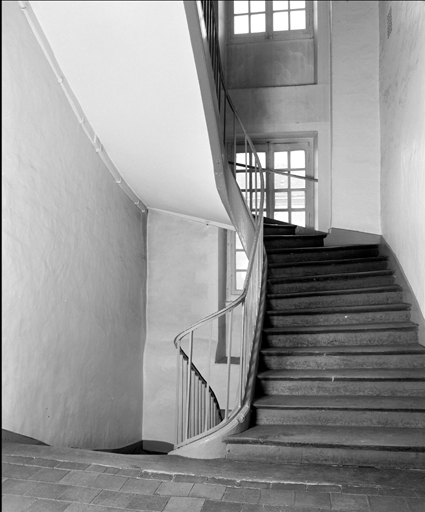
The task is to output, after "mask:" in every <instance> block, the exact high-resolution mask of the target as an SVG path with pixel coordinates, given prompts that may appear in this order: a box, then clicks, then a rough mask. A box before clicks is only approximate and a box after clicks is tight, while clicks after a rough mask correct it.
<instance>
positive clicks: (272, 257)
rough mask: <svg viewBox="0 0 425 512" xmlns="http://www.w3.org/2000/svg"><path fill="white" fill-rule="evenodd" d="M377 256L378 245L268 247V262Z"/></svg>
mask: <svg viewBox="0 0 425 512" xmlns="http://www.w3.org/2000/svg"><path fill="white" fill-rule="evenodd" d="M375 256H379V245H376V244H370V245H344V246H337V245H336V246H325V247H307V248H292V249H291V248H287V249H269V250H268V251H267V260H268V262H269V263H271V264H273V263H291V262H296V263H298V262H306V261H329V260H341V259H354V258H372V257H375Z"/></svg>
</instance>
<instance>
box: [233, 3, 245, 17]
mask: <svg viewBox="0 0 425 512" xmlns="http://www.w3.org/2000/svg"><path fill="white" fill-rule="evenodd" d="M233 5H234V11H233V12H234V13H235V14H245V13H246V12H248V2H242V1H241V0H237V1H236V2H233Z"/></svg>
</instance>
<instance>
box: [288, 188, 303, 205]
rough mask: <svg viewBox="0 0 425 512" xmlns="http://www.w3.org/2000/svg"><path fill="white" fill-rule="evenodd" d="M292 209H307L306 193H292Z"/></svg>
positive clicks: (300, 191)
mask: <svg viewBox="0 0 425 512" xmlns="http://www.w3.org/2000/svg"><path fill="white" fill-rule="evenodd" d="M291 207H292V208H305V192H304V191H302V190H299V191H298V190H297V191H296V192H291Z"/></svg>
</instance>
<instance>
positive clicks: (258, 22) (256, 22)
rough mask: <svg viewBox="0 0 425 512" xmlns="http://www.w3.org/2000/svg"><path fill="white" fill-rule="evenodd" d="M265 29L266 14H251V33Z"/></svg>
mask: <svg viewBox="0 0 425 512" xmlns="http://www.w3.org/2000/svg"><path fill="white" fill-rule="evenodd" d="M265 31H266V15H265V14H253V15H252V16H251V33H252V34H256V33H258V32H265Z"/></svg>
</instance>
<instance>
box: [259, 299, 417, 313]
mask: <svg viewBox="0 0 425 512" xmlns="http://www.w3.org/2000/svg"><path fill="white" fill-rule="evenodd" d="M410 308H411V304H407V303H406V302H396V303H392V304H370V305H368V304H366V305H363V306H332V307H327V308H324V307H318V308H305V309H297V310H292V309H277V310H276V309H274V310H269V311H267V314H268V315H270V316H282V315H284V316H294V315H297V316H299V315H332V314H344V313H369V312H374V311H405V310H409V309H410Z"/></svg>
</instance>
